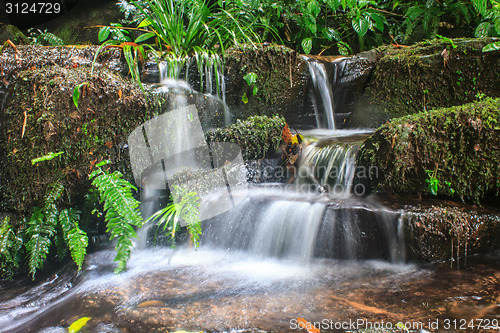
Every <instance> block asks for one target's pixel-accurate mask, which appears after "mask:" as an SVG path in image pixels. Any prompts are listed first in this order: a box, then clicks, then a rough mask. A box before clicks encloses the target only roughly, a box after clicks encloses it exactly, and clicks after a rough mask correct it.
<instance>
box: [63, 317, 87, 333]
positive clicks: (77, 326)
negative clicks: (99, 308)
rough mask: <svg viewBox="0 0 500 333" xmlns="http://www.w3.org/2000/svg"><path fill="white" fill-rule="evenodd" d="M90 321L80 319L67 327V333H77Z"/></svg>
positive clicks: (85, 318)
mask: <svg viewBox="0 0 500 333" xmlns="http://www.w3.org/2000/svg"><path fill="white" fill-rule="evenodd" d="M89 320H90V317H82V318H80V319H78V320H77V321H75V322H74V323H73V324H71V325H70V326H69V327H68V333H76V332H79V331H80V330H81V329H82V328H83V326H85V325H87V322H88V321H89Z"/></svg>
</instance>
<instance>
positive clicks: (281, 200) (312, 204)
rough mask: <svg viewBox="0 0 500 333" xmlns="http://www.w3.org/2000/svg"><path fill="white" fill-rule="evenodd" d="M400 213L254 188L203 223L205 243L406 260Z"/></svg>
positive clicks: (294, 255) (266, 252) (282, 254)
mask: <svg viewBox="0 0 500 333" xmlns="http://www.w3.org/2000/svg"><path fill="white" fill-rule="evenodd" d="M402 221H403V220H402V218H401V212H399V211H391V210H387V209H384V208H381V207H377V206H370V205H367V204H365V203H360V202H342V203H332V202H331V201H329V200H327V201H325V200H317V199H314V198H306V199H305V198H304V196H303V195H300V194H299V193H297V192H295V191H286V190H269V189H266V188H262V187H260V186H259V187H257V188H254V189H253V190H252V191H251V192H250V195H249V197H247V198H246V199H245V200H244V201H243V202H242V203H241V204H240V205H238V206H237V207H236V208H234V209H232V210H231V211H229V212H227V213H225V214H223V215H221V216H218V217H216V218H214V219H212V220H209V221H207V223H206V224H205V225H204V226H203V228H204V229H203V235H202V241H203V243H204V244H205V245H211V246H215V247H217V248H224V249H226V250H230V251H244V252H246V253H249V254H251V255H255V256H259V257H263V258H265V257H274V258H285V259H294V260H304V261H309V260H312V258H318V257H319V258H333V259H385V260H389V261H391V262H394V263H399V262H404V260H405V257H404V255H405V246H406V244H405V242H404V234H403V233H402V231H401V230H402Z"/></svg>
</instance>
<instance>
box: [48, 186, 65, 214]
mask: <svg viewBox="0 0 500 333" xmlns="http://www.w3.org/2000/svg"><path fill="white" fill-rule="evenodd" d="M63 191H64V186H63V185H62V184H61V183H59V182H55V183H53V184H51V185H49V188H48V189H47V193H46V194H45V201H44V202H45V205H44V210H47V209H49V208H50V207H49V206H50V205H52V204H55V203H56V201H57V200H59V198H60V197H61V195H62V194H63Z"/></svg>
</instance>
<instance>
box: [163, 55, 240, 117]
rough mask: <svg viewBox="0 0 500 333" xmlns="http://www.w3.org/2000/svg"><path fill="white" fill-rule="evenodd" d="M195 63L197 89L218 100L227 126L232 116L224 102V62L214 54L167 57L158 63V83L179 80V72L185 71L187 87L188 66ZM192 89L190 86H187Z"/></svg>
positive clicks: (188, 80) (188, 79)
mask: <svg viewBox="0 0 500 333" xmlns="http://www.w3.org/2000/svg"><path fill="white" fill-rule="evenodd" d="M193 63H196V68H197V71H198V75H199V89H200V92H202V93H204V94H205V96H206V97H207V98H211V99H217V100H219V101H220V102H221V103H222V105H223V108H224V122H225V125H226V126H228V125H230V124H231V122H232V116H231V113H230V111H229V108H228V106H227V104H226V81H225V76H224V63H223V61H222V59H221V58H220V57H219V56H218V55H216V54H214V55H209V54H206V53H202V54H198V53H196V54H195V56H194V57H191V58H168V59H167V60H165V61H162V62H160V63H159V70H160V83H161V84H164V85H165V84H169V83H170V82H172V80H174V81H177V82H179V81H178V80H179V78H180V76H181V72H182V71H183V70H184V71H185V77H184V81H182V82H184V83H185V86H187V87H189V85H188V84H187V82H190V78H189V75H190V68H191V67H192V66H193ZM188 89H189V90H192V88H191V87H189V88H188Z"/></svg>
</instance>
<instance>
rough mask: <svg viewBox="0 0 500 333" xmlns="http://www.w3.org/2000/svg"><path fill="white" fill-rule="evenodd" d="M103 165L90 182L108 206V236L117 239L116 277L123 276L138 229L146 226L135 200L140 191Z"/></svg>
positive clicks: (91, 176) (106, 209)
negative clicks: (105, 168)
mask: <svg viewBox="0 0 500 333" xmlns="http://www.w3.org/2000/svg"><path fill="white" fill-rule="evenodd" d="M107 163H108V162H107V161H106V162H102V163H100V164H98V165H97V166H96V167H97V168H96V170H94V171H93V172H92V173H91V174H90V176H89V178H90V179H92V185H94V186H95V187H96V188H97V190H98V191H99V195H100V198H101V202H103V203H104V211H105V212H106V215H105V221H106V223H107V232H109V233H110V234H111V236H110V239H116V240H117V244H116V246H115V249H116V250H117V254H116V257H115V259H114V260H115V261H117V262H118V267H117V268H116V269H115V273H120V272H122V271H123V270H124V269H125V268H126V265H127V261H128V259H129V258H130V249H131V247H132V238H136V237H137V234H136V232H135V230H134V226H135V227H141V226H142V225H143V223H144V221H143V219H142V216H141V213H140V212H139V202H138V201H137V200H136V199H135V198H134V197H133V196H132V191H133V190H137V189H136V188H135V187H134V186H133V185H132V184H130V183H129V182H128V181H126V180H124V179H123V175H122V174H121V173H120V172H119V171H115V172H113V173H111V174H110V173H107V172H105V171H104V170H102V169H101V168H100V166H102V165H104V164H107Z"/></svg>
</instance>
